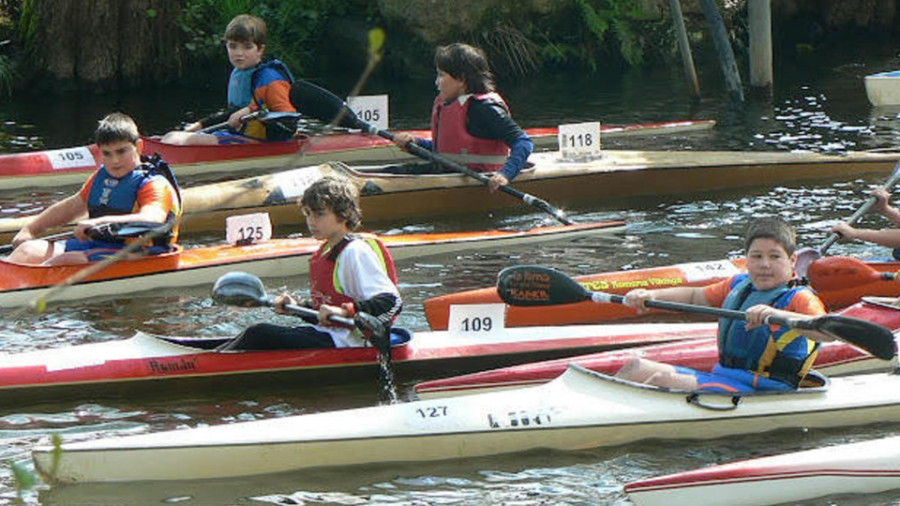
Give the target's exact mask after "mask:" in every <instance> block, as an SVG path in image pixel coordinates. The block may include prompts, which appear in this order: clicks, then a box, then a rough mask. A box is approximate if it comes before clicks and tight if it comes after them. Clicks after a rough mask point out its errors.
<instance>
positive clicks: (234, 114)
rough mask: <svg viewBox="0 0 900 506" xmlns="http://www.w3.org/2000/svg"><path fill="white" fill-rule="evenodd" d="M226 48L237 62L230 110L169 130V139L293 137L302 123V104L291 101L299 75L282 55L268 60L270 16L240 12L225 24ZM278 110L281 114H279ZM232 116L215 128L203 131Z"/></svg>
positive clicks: (214, 141) (180, 141) (165, 139)
mask: <svg viewBox="0 0 900 506" xmlns="http://www.w3.org/2000/svg"><path fill="white" fill-rule="evenodd" d="M225 41H226V42H225V49H226V50H227V52H228V60H229V61H230V62H231V64H232V65H233V66H234V69H233V70H232V71H231V77H230V78H229V80H228V110H227V112H222V113H217V114H213V115H210V116H207V117H206V118H203V119H202V120H200V121H197V122H195V123H191V124H190V125H188V126H187V127H186V128H185V129H184V130H183V131H174V132H169V133H167V134H166V135H164V136H163V138H162V142H165V143H168V144H228V143H247V142H256V141H280V140H285V139H290V138H291V137H293V136H294V133H295V131H296V129H297V119H298V116H297V114H296V112H297V109H296V108H295V107H294V105H293V104H292V103H291V100H290V91H291V83H293V82H294V76H293V75H291V71H290V70H288V68H287V66H285V65H284V63H282V62H280V61H279V60H269V61H265V62H264V61H262V57H263V54H264V53H265V51H266V22H265V21H263V20H262V19H260V18H258V17H256V16H251V15H249V14H241V15H239V16H236V17H235V18H234V19H232V20H231V22H229V23H228V26H227V27H226V28H225ZM276 112H278V113H293V114H283V115H275V114H271V116H272V117H271V118H269V119H268V120H266V121H265V122H263V121H260V120H258V119H250V120H246V119H245V117H246V116H247V115H249V114H251V113H260V114H266V115H269V113H276ZM275 116H278V117H277V118H276V117H275ZM225 122H227V125H222V127H221V128H219V129H216V130H214V131H212V132H211V133H203V132H199V130H202V129H204V128H207V127H209V126H212V125H217V124H220V123H225Z"/></svg>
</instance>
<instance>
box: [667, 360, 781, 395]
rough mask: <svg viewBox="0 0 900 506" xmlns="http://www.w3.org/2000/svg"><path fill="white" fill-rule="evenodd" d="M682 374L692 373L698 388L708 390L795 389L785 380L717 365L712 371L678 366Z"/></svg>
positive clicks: (677, 368)
mask: <svg viewBox="0 0 900 506" xmlns="http://www.w3.org/2000/svg"><path fill="white" fill-rule="evenodd" d="M675 370H676V371H678V372H679V373H681V374H690V375H692V376H694V377H696V378H697V390H703V391H707V392H757V391H767V390H777V391H784V390H793V389H794V388H793V387H792V386H791V385H788V384H787V383H784V382H783V381H778V380H773V379H770V378H766V377H764V376H759V375H757V374H754V373H752V372H750V371H745V370H743V369H732V368H731V367H723V366H721V365H716V366H715V367H713V370H712V372H704V371H696V370H694V369H690V368H688V367H680V366H676V367H675Z"/></svg>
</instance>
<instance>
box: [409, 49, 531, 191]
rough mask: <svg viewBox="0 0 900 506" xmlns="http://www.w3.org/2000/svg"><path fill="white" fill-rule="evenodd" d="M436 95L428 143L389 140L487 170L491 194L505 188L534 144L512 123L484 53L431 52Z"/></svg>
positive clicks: (458, 51) (447, 50)
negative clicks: (414, 144) (432, 54)
mask: <svg viewBox="0 0 900 506" xmlns="http://www.w3.org/2000/svg"><path fill="white" fill-rule="evenodd" d="M434 64H435V66H436V67H437V78H436V79H435V84H436V85H437V88H438V91H439V93H438V96H437V97H436V98H435V100H434V105H433V106H432V110H431V139H432V140H426V139H421V138H418V137H413V136H412V135H410V134H408V133H406V132H401V133H398V134H397V135H396V137H395V138H394V142H395V143H396V144H397V145H398V146H400V147H402V148H406V146H407V145H408V144H409V143H410V142H415V143H416V144H418V145H419V146H422V147H424V148H427V149H429V150H431V151H435V152H437V153H438V154H440V155H441V156H443V157H446V158H449V159H451V160H453V161H456V162H459V163H462V164H466V165H467V166H468V167H469V168H470V169H472V170H475V171H479V172H493V173H494V174H492V175H491V177H490V183H489V185H488V186H489V188H490V190H491V192H495V191H497V189H498V188H500V187H501V186H505V185H507V184H509V182H510V181H512V180H513V179H514V178H515V177H516V176H517V175H518V174H519V172H520V171H521V170H522V167H524V166H525V161H526V160H527V159H528V156H529V155H530V154H531V152H532V151H533V150H534V143H533V142H531V138H530V137H528V134H526V133H525V131H524V130H522V128H521V127H520V126H519V125H518V124H516V122H515V121H513V119H512V117H511V116H510V113H509V107H507V105H506V102H505V101H504V100H503V97H501V96H500V94H498V93H497V92H496V91H495V86H494V76H493V75H492V74H491V70H490V65H489V64H488V60H487V56H485V54H484V51H482V50H481V49H479V48H476V47H472V46H470V45H468V44H460V43H456V44H450V45H447V46H440V47H438V48H437V50H436V51H435V54H434Z"/></svg>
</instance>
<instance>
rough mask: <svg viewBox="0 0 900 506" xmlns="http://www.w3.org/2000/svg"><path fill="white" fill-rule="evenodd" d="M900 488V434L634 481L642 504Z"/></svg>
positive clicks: (748, 504)
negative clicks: (898, 435)
mask: <svg viewBox="0 0 900 506" xmlns="http://www.w3.org/2000/svg"><path fill="white" fill-rule="evenodd" d="M896 488H900V437H888V438H882V439H874V440H871V441H864V442H860V443H850V444H842V445H836V446H830V447H826V448H818V449H815V450H807V451H802V452H794V453H787V454H784V455H776V456H772V457H762V458H757V459H751V460H742V461H739V462H733V463H730V464H723V465H718V466H711V467H707V468H705V469H698V470H695V471H688V472H684V473H677V474H670V475H666V476H659V477H656V478H650V479H646V480H641V481H636V482H632V483H629V484H628V485H626V486H625V492H627V493H628V496H629V498H630V499H631V500H632V501H633V502H634V503H635V504H636V505H637V506H680V505H685V506H695V505H703V506H717V505H721V506H756V505H759V506H761V505H765V504H781V503H787V502H794V501H804V500H807V499H814V498H817V497H824V496H829V495H836V494H874V493H878V492H884V491H886V490H892V489H896Z"/></svg>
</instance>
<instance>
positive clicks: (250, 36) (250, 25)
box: [225, 14, 266, 46]
mask: <svg viewBox="0 0 900 506" xmlns="http://www.w3.org/2000/svg"><path fill="white" fill-rule="evenodd" d="M225 40H236V41H238V42H252V43H254V44H256V45H257V46H265V45H266V22H265V21H263V20H262V19H261V18H258V17H256V16H251V15H250V14H239V15H237V16H235V17H234V19H232V20H231V21H230V22H229V23H228V26H226V27H225Z"/></svg>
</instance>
